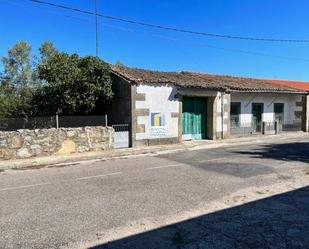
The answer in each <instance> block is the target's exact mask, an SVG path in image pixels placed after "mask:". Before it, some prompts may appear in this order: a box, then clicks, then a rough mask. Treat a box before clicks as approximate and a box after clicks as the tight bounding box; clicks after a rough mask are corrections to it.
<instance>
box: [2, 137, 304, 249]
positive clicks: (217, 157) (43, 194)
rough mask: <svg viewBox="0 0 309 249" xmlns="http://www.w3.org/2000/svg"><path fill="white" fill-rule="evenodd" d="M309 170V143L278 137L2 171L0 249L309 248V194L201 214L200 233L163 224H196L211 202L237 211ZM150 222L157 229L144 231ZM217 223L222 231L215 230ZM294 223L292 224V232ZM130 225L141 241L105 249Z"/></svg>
mask: <svg viewBox="0 0 309 249" xmlns="http://www.w3.org/2000/svg"><path fill="white" fill-rule="evenodd" d="M308 162H309V140H308V136H304V137H303V138H295V139H290V138H289V139H285V138H282V139H281V138H277V139H276V140H274V141H273V143H267V144H265V143H262V144H261V143H259V144H256V143H254V141H253V142H252V144H245V145H241V144H240V145H233V146H229V147H222V148H216V149H207V150H206V149H202V150H191V151H185V152H176V153H167V154H159V155H155V156H138V157H132V158H124V159H115V160H108V161H95V162H92V161H90V162H84V163H80V164H76V165H72V166H66V167H49V168H42V169H32V170H8V171H4V172H1V173H0V200H1V201H0V248H4V249H6V248H27V249H28V248H87V247H90V245H93V246H95V245H98V246H97V247H94V248H309V236H308V234H309V229H308V227H309V200H308V196H309V190H307V188H304V189H300V190H299V191H298V192H297V190H295V191H296V192H295V193H294V194H293V193H292V192H291V193H292V194H290V195H289V196H288V197H282V198H281V197H280V196H279V197H278V198H279V199H280V198H281V199H280V200H279V202H280V201H281V202H280V205H275V204H276V203H277V204H278V200H277V199H276V198H277V197H273V199H272V198H269V199H267V201H265V202H263V201H258V202H257V203H256V204H251V206H250V204H247V205H249V206H247V205H241V206H240V207H238V208H239V209H228V210H223V211H220V212H218V213H215V215H214V214H212V215H213V216H212V215H206V214H205V216H202V217H201V219H202V221H204V222H205V224H208V225H207V226H206V227H205V226H203V228H199V229H198V230H196V229H194V227H195V228H196V227H197V224H196V221H194V220H188V221H187V222H179V224H176V225H174V226H172V227H163V225H162V226H160V222H162V221H164V220H167V217H169V218H171V219H172V220H174V221H175V222H176V223H177V219H178V216H179V219H180V220H181V218H180V217H185V216H183V214H185V213H187V214H190V212H191V214H192V216H194V212H193V211H192V210H200V211H201V213H203V210H204V209H205V210H206V209H207V208H210V205H211V203H215V202H216V201H220V200H223V199H224V198H225V200H230V201H233V200H234V202H236V204H237V200H238V199H241V198H242V197H241V196H237V195H236V196H235V193H237V192H239V191H241V190H242V189H248V188H253V187H254V188H256V189H259V188H261V189H265V187H267V186H269V187H270V191H271V186H272V185H275V184H282V183H283V184H284V183H289V182H292V181H294V182H295V181H297V179H298V178H299V179H300V178H302V177H303V178H304V179H306V177H308V182H309V176H308V175H307V174H309V172H308V171H306V170H307V168H308V165H309V164H308ZM267 191H268V190H267ZM257 193H258V194H259V192H258V191H257ZM260 194H261V195H262V194H263V193H262V192H261V193H260ZM231 196H233V198H232V199H231V198H229V197H231ZM283 196H284V195H283ZM237 198H238V199H237ZM291 198H298V199H293V201H291ZM282 201H285V202H283V203H282ZM272 202H275V204H274V205H273V203H272ZM291 203H292V204H291ZM296 204H297V206H296ZM252 205H253V206H252ZM257 205H261V208H258V209H257V208H256V207H257ZM263 205H264V206H263ZM278 206H279V207H280V208H278ZM270 207H277V208H276V209H275V211H274V210H270V209H271V208H270ZM224 212H227V213H224ZM295 213H298V216H297V215H295ZM240 214H242V215H240ZM283 214H285V216H284V217H286V218H289V220H288V221H286V222H285V223H284V224H281V223H280V222H281V220H282V219H278V217H282V215H283ZM231 217H234V218H231ZM195 218H196V217H195ZM242 218H243V219H244V220H242ZM275 218H276V219H275ZM196 219H198V218H196ZM212 219H213V221H211V220H212ZM272 219H275V220H272ZM148 220H149V221H151V222H152V223H153V224H156V226H157V227H160V228H159V229H157V230H152V229H150V230H151V231H148V230H149V229H148V228H147V221H148ZM214 220H216V222H214ZM218 220H220V222H218ZM240 220H242V222H240ZM140 221H145V224H143V223H142V222H140ZM270 221H272V222H271V223H267V222H270ZM276 221H277V222H278V224H277V223H276ZM207 222H208V223H207ZM222 222H223V224H224V225H222ZM282 222H283V221H282ZM167 223H168V222H167ZM202 223H203V222H202ZM219 223H220V224H221V226H218V227H215V225H216V224H219ZM279 223H280V224H279ZM162 224H163V223H162ZM164 224H166V223H164ZM199 224H200V223H199ZM257 224H260V226H258V225H257ZM261 224H263V225H261ZM288 224H293V226H292V230H289V229H291V226H290V227H289V228H288V227H287V226H288ZM276 225H278V229H277V228H276ZM130 226H131V228H132V231H136V232H138V235H135V236H130V237H128V236H127V237H126V236H125V235H124V236H123V237H126V238H122V239H119V240H117V241H115V242H112V243H109V244H106V243H105V242H102V243H101V242H100V241H101V240H102V241H104V239H106V236H109V235H110V234H116V233H117V231H118V230H119V231H120V230H121V229H122V231H124V234H125V233H126V232H127V231H129V230H130ZM136 226H138V227H137V228H136ZM143 226H145V228H144V227H143ZM179 227H180V228H179ZM207 227H208V228H207ZM224 227H225V228H226V229H227V231H225V230H224V229H223V228H224ZM270 227H271V228H270ZM210 228H211V229H210ZM222 229H223V230H224V231H223V230H222ZM258 229H259V230H258ZM267 229H268V230H267ZM269 229H270V230H269ZM144 230H145V232H143V231H144ZM146 230H147V232H146ZM202 231H203V233H202ZM236 231H237V233H236ZM255 232H256V234H255ZM119 234H120V235H121V231H120V232H119ZM289 238H291V239H289ZM292 238H293V239H292ZM258 245H260V246H258ZM270 245H272V247H271V246H270Z"/></svg>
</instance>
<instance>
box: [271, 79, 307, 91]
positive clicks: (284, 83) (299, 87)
mask: <svg viewBox="0 0 309 249" xmlns="http://www.w3.org/2000/svg"><path fill="white" fill-rule="evenodd" d="M268 81H269V82H270V83H272V84H276V85H281V86H287V87H292V88H295V89H297V90H301V91H306V92H309V82H302V81H289V80H268Z"/></svg>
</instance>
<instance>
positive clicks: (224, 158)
mask: <svg viewBox="0 0 309 249" xmlns="http://www.w3.org/2000/svg"><path fill="white" fill-rule="evenodd" d="M226 159H227V158H226V157H222V158H213V159H208V160H202V161H200V163H206V162H215V161H220V160H226Z"/></svg>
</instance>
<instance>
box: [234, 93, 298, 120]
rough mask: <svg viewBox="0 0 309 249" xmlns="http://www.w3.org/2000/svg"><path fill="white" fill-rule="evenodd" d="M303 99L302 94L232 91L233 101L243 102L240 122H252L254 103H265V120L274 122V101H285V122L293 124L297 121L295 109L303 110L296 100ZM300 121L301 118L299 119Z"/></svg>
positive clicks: (263, 117)
mask: <svg viewBox="0 0 309 249" xmlns="http://www.w3.org/2000/svg"><path fill="white" fill-rule="evenodd" d="M300 101H301V96H300V95H297V94H282V93H278V94H272V93H232V94H231V102H241V115H240V123H241V124H242V125H245V124H250V123H251V121H252V114H251V109H252V103H264V113H263V115H262V121H263V122H273V121H274V120H275V114H274V103H284V124H293V123H294V122H295V121H296V122H297V120H296V118H295V111H301V110H302V108H301V107H297V106H296V102H300ZM298 121H299V120H298Z"/></svg>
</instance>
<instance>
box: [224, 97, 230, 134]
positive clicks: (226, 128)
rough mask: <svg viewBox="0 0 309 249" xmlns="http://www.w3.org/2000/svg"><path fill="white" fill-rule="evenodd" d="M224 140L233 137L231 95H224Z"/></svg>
mask: <svg viewBox="0 0 309 249" xmlns="http://www.w3.org/2000/svg"><path fill="white" fill-rule="evenodd" d="M223 96H224V97H223V139H225V138H229V137H230V135H231V94H229V93H225V94H224V95H223Z"/></svg>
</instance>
